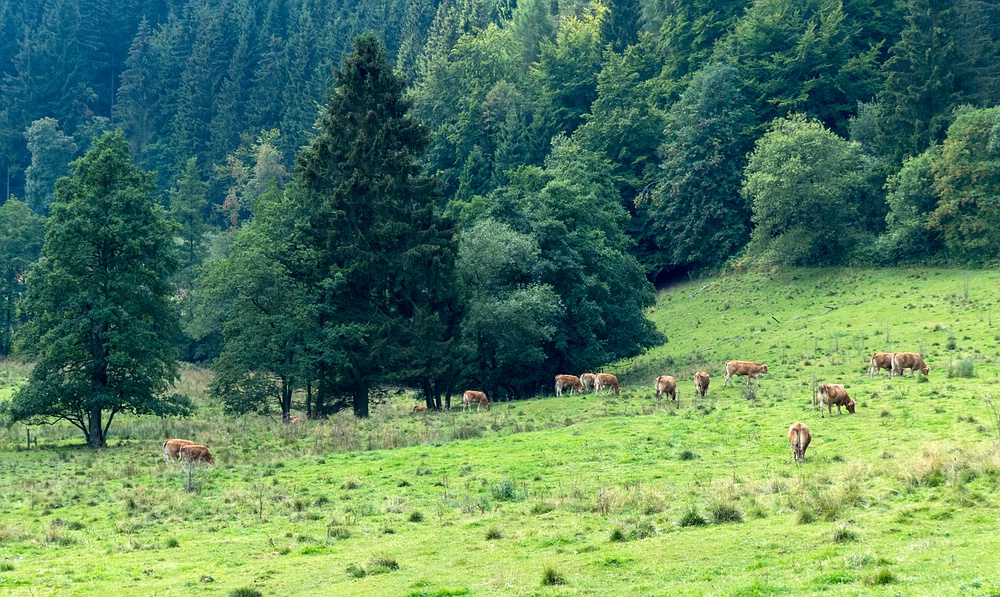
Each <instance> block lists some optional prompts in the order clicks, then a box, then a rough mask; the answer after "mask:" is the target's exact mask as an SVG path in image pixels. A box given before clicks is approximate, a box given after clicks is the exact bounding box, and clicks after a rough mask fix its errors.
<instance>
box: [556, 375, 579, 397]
mask: <svg viewBox="0 0 1000 597" xmlns="http://www.w3.org/2000/svg"><path fill="white" fill-rule="evenodd" d="M566 388H569V389H570V390H576V391H577V392H580V393H581V394H583V393H584V389H583V382H581V381H580V378H579V377H577V376H575V375H557V376H556V396H562V395H563V390H564V389H566Z"/></svg>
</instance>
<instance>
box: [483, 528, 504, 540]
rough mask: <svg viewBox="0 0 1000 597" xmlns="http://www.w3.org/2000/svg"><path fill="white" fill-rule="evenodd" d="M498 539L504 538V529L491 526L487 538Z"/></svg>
mask: <svg viewBox="0 0 1000 597" xmlns="http://www.w3.org/2000/svg"><path fill="white" fill-rule="evenodd" d="M496 539H503V531H501V530H500V529H498V528H496V527H490V529H489V530H488V531H486V540H487V541H494V540H496Z"/></svg>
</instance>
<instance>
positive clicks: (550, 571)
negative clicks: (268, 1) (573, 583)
mask: <svg viewBox="0 0 1000 597" xmlns="http://www.w3.org/2000/svg"><path fill="white" fill-rule="evenodd" d="M564 584H566V577H564V576H563V575H562V574H559V572H558V571H557V570H556V569H555V568H553V567H552V566H549V565H546V566H545V570H543V571H542V585H543V586H552V585H564Z"/></svg>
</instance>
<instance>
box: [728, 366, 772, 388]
mask: <svg viewBox="0 0 1000 597" xmlns="http://www.w3.org/2000/svg"><path fill="white" fill-rule="evenodd" d="M763 373H767V365H761V364H760V363H754V362H752V361H726V380H725V382H724V383H723V384H722V387H726V386H727V385H732V383H733V382H732V379H733V376H734V375H746V376H747V387H748V388H749V387H750V378H752V377H756V378H757V387H760V376H761V374H763Z"/></svg>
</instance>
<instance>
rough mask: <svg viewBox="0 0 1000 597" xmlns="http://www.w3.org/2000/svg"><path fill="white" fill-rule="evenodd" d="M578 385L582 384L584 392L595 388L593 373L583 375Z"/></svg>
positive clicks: (595, 381)
mask: <svg viewBox="0 0 1000 597" xmlns="http://www.w3.org/2000/svg"><path fill="white" fill-rule="evenodd" d="M580 383H582V384H583V389H584V391H586V390H593V389H594V388H596V387H597V376H596V375H594V374H593V373H584V374H583V375H581V376H580Z"/></svg>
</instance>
